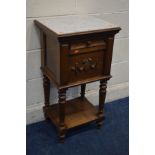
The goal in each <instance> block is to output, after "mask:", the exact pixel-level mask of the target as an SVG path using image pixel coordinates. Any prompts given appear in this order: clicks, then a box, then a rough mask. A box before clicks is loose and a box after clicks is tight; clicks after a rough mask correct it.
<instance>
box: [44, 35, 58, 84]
mask: <svg viewBox="0 0 155 155" xmlns="http://www.w3.org/2000/svg"><path fill="white" fill-rule="evenodd" d="M46 67H47V68H48V69H49V70H50V72H51V73H52V75H53V77H54V78H55V79H54V80H55V81H56V82H57V83H58V84H59V83H60V73H59V71H60V47H59V42H58V40H57V37H55V36H54V35H53V36H52V35H47V39H46Z"/></svg>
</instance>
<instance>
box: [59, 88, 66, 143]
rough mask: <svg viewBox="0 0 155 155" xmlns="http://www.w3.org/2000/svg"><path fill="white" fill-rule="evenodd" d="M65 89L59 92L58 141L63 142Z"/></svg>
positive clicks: (64, 133)
mask: <svg viewBox="0 0 155 155" xmlns="http://www.w3.org/2000/svg"><path fill="white" fill-rule="evenodd" d="M65 106H66V89H62V90H59V140H60V142H61V143H63V142H64V138H65V135H66V126H65Z"/></svg>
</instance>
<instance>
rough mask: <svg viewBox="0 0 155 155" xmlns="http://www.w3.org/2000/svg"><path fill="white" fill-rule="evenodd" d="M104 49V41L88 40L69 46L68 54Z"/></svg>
mask: <svg viewBox="0 0 155 155" xmlns="http://www.w3.org/2000/svg"><path fill="white" fill-rule="evenodd" d="M105 49H106V42H105V40H89V41H83V42H80V43H72V44H71V45H70V50H69V54H70V55H74V54H82V53H87V52H93V51H98V50H105Z"/></svg>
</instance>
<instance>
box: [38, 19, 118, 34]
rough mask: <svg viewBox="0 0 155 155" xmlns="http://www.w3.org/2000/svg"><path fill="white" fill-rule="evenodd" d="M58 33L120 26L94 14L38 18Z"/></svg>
mask: <svg viewBox="0 0 155 155" xmlns="http://www.w3.org/2000/svg"><path fill="white" fill-rule="evenodd" d="M37 21H38V22H40V23H41V24H43V25H44V26H46V27H47V28H49V29H50V30H52V31H54V32H55V33H56V34H57V35H64V34H70V33H78V32H86V31H95V30H103V29H111V28H118V26H116V25H114V24H111V23H109V22H106V21H104V20H103V19H100V18H95V17H92V16H63V17H54V18H46V19H39V20H37Z"/></svg>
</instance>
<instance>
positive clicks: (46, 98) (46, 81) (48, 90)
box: [43, 75, 50, 119]
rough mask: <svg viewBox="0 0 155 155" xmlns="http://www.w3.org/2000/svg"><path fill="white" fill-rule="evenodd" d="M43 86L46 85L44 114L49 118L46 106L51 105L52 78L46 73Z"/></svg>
mask: <svg viewBox="0 0 155 155" xmlns="http://www.w3.org/2000/svg"><path fill="white" fill-rule="evenodd" d="M43 87H44V104H45V106H44V116H45V118H46V119H47V118H48V116H47V114H46V108H47V107H48V106H49V105H50V80H49V79H48V77H47V76H46V75H43Z"/></svg>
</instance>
